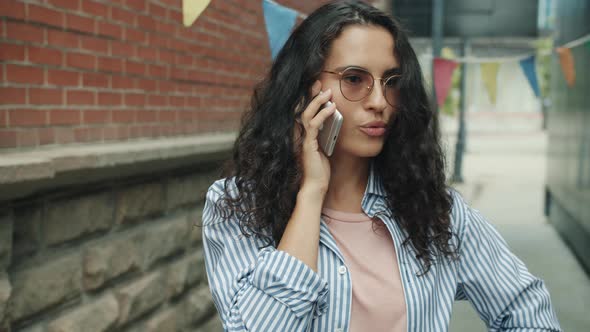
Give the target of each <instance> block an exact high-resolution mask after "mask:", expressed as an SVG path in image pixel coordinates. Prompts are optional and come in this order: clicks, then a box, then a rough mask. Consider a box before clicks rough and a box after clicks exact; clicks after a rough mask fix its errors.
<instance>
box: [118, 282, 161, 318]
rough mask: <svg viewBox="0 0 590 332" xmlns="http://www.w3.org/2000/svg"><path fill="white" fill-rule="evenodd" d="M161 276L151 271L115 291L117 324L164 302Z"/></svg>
mask: <svg viewBox="0 0 590 332" xmlns="http://www.w3.org/2000/svg"><path fill="white" fill-rule="evenodd" d="M161 288H162V277H161V274H159V273H158V272H153V273H151V274H149V275H147V276H145V277H143V278H141V279H139V280H136V281H134V282H133V283H132V284H130V285H127V286H125V287H122V288H120V289H118V290H116V291H115V296H116V298H117V301H118V302H119V324H124V323H126V322H129V321H131V320H133V319H135V318H137V317H139V316H141V315H142V314H144V313H146V312H147V311H149V310H151V309H154V308H155V307H156V306H158V305H159V304H161V303H162V302H164V300H165V298H166V294H165V293H164V292H162V291H161Z"/></svg>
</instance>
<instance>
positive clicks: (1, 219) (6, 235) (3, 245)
mask: <svg viewBox="0 0 590 332" xmlns="http://www.w3.org/2000/svg"><path fill="white" fill-rule="evenodd" d="M12 228H13V218H12V215H11V214H10V213H3V214H2V215H0V272H1V271H3V270H4V269H6V268H7V267H8V266H9V265H10V261H11V259H12ZM1 321H2V320H0V322H1Z"/></svg>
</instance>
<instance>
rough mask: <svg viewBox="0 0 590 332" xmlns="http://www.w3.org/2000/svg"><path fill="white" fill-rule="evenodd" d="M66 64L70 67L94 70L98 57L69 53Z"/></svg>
mask: <svg viewBox="0 0 590 332" xmlns="http://www.w3.org/2000/svg"><path fill="white" fill-rule="evenodd" d="M66 63H67V65H68V66H69V67H73V68H83V69H91V70H94V69H95V68H96V57H95V56H93V55H87V54H81V53H68V54H67V55H66Z"/></svg>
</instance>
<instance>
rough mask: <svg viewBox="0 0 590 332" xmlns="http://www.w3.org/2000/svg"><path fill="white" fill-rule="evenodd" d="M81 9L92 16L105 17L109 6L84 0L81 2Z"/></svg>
mask: <svg viewBox="0 0 590 332" xmlns="http://www.w3.org/2000/svg"><path fill="white" fill-rule="evenodd" d="M82 11H84V12H85V13H86V14H90V15H92V16H98V17H103V18H106V17H108V14H109V7H107V6H106V5H105V4H103V3H99V2H96V1H90V0H84V1H83V2H82Z"/></svg>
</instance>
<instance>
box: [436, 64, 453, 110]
mask: <svg viewBox="0 0 590 332" xmlns="http://www.w3.org/2000/svg"><path fill="white" fill-rule="evenodd" d="M455 68H457V63H456V62H455V61H452V60H447V59H442V58H435V59H434V91H435V93H436V103H437V104H438V107H442V106H443V105H444V103H445V99H447V95H448V94H449V90H450V89H451V78H452V76H453V72H454V71H455Z"/></svg>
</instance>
